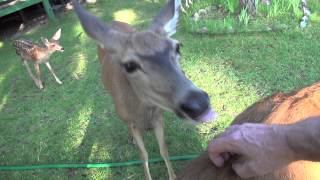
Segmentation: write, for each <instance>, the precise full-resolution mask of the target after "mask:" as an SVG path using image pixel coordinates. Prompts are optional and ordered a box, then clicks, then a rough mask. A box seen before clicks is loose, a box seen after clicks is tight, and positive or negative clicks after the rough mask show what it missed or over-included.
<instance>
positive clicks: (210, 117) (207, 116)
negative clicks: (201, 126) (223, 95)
mask: <svg viewBox="0 0 320 180" xmlns="http://www.w3.org/2000/svg"><path fill="white" fill-rule="evenodd" d="M217 117H218V114H217V113H216V112H214V111H213V110H212V109H211V108H210V107H209V108H208V109H207V110H206V111H205V112H204V113H203V114H202V115H200V116H199V117H197V118H196V119H195V120H196V121H197V122H204V123H206V122H211V121H214V120H215V119H217Z"/></svg>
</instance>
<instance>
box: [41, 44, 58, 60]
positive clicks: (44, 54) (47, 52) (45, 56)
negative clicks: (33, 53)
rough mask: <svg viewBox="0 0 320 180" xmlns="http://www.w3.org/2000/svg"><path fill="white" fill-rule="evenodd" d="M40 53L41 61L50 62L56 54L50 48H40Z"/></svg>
mask: <svg viewBox="0 0 320 180" xmlns="http://www.w3.org/2000/svg"><path fill="white" fill-rule="evenodd" d="M37 51H38V56H39V57H38V58H39V59H41V60H49V58H50V56H51V54H52V53H53V52H54V51H53V50H52V49H50V48H48V47H39V48H38V49H37Z"/></svg>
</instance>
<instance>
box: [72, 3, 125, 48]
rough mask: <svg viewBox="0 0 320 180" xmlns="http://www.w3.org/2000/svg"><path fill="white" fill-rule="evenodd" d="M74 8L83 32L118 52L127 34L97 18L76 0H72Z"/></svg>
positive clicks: (103, 45)
mask: <svg viewBox="0 0 320 180" xmlns="http://www.w3.org/2000/svg"><path fill="white" fill-rule="evenodd" d="M72 3H73V6H74V10H75V12H76V14H77V16H78V18H79V19H80V22H81V25H82V27H83V29H84V30H85V32H86V33H87V34H88V35H89V36H90V37H91V38H92V39H94V40H96V42H98V44H99V45H101V46H102V47H104V48H106V49H110V50H114V51H116V52H120V51H121V50H122V48H123V47H124V46H125V44H126V42H127V39H128V37H129V35H128V34H126V33H123V32H120V31H117V30H114V29H112V28H110V27H109V26H108V25H107V24H105V23H104V22H102V21H101V20H100V19H99V18H97V17H95V16H94V15H92V14H90V13H89V12H88V11H86V10H85V9H84V8H83V7H82V6H81V5H80V4H79V3H78V2H77V1H76V0H74V1H72Z"/></svg>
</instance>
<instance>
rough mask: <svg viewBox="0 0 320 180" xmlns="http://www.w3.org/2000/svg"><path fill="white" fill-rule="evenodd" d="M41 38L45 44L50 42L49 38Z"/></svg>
mask: <svg viewBox="0 0 320 180" xmlns="http://www.w3.org/2000/svg"><path fill="white" fill-rule="evenodd" d="M40 39H41V41H42V43H43V44H44V45H45V46H47V45H48V44H49V40H48V39H47V38H44V37H41V38H40Z"/></svg>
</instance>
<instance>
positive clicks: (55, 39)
mask: <svg viewBox="0 0 320 180" xmlns="http://www.w3.org/2000/svg"><path fill="white" fill-rule="evenodd" d="M60 36H61V29H59V30H58V31H57V32H55V33H54V35H53V36H52V38H51V39H50V40H48V39H47V38H41V40H42V42H43V44H44V45H45V46H46V48H48V49H49V50H50V51H51V52H55V51H60V52H63V51H64V48H63V47H62V46H61V45H60V44H59V39H60Z"/></svg>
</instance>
